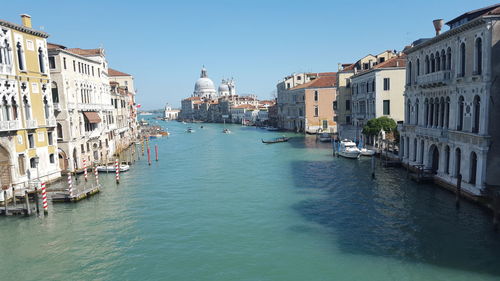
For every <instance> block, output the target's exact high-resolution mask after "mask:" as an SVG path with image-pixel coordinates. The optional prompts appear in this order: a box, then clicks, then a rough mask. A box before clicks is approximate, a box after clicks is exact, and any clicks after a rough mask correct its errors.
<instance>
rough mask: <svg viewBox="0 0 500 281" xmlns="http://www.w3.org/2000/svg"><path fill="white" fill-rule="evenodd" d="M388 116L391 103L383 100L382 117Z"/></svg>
mask: <svg viewBox="0 0 500 281" xmlns="http://www.w3.org/2000/svg"><path fill="white" fill-rule="evenodd" d="M390 114H391V101H390V100H384V115H390Z"/></svg>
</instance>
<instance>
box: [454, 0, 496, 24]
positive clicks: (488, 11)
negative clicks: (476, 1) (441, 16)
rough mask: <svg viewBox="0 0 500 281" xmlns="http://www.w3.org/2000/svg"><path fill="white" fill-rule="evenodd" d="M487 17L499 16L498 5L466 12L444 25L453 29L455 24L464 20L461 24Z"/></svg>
mask: <svg viewBox="0 0 500 281" xmlns="http://www.w3.org/2000/svg"><path fill="white" fill-rule="evenodd" d="M488 15H500V4H494V5H491V6H487V7H484V8H480V9H476V10H472V11H468V12H466V13H463V14H461V15H460V16H458V17H456V18H454V19H452V20H450V21H448V22H447V23H446V25H448V26H450V27H451V28H453V26H454V25H455V23H458V22H461V21H462V20H464V22H463V23H467V22H469V21H471V20H473V19H475V18H477V17H480V16H488ZM463 23H462V24H463Z"/></svg>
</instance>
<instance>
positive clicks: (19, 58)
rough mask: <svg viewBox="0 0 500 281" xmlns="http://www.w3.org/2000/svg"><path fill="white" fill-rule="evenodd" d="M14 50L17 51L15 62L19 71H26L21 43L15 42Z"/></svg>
mask: <svg viewBox="0 0 500 281" xmlns="http://www.w3.org/2000/svg"><path fill="white" fill-rule="evenodd" d="M16 50H17V62H18V64H19V70H21V71H24V70H26V69H25V67H24V51H23V46H22V45H21V42H17V44H16Z"/></svg>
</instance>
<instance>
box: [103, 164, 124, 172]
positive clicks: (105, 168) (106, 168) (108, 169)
mask: <svg viewBox="0 0 500 281" xmlns="http://www.w3.org/2000/svg"><path fill="white" fill-rule="evenodd" d="M128 170H130V166H129V165H127V164H120V173H121V172H126V171H128ZM97 171H98V172H105V173H115V172H116V168H115V165H108V166H97Z"/></svg>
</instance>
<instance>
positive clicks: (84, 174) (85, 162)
mask: <svg viewBox="0 0 500 281" xmlns="http://www.w3.org/2000/svg"><path fill="white" fill-rule="evenodd" d="M83 176H84V177H85V182H87V160H85V159H83Z"/></svg>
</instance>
